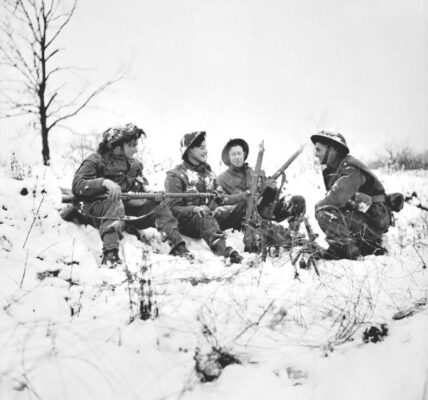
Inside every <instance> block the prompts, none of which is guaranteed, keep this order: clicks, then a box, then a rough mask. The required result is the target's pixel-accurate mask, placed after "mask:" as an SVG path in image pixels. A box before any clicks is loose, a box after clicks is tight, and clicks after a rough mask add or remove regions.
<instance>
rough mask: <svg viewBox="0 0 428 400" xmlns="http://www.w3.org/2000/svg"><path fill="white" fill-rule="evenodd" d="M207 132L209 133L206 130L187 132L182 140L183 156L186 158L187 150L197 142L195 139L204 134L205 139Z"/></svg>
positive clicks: (181, 149)
mask: <svg viewBox="0 0 428 400" xmlns="http://www.w3.org/2000/svg"><path fill="white" fill-rule="evenodd" d="M206 134H207V133H206V132H205V131H196V132H191V133H186V134H185V135H184V136H183V137H182V139H181V140H180V151H181V158H183V159H184V158H185V157H186V154H187V151H188V150H189V148H190V147H191V146H192V144H193V143H194V142H195V140H197V139H199V138H200V137H202V136H203V140H205V136H206Z"/></svg>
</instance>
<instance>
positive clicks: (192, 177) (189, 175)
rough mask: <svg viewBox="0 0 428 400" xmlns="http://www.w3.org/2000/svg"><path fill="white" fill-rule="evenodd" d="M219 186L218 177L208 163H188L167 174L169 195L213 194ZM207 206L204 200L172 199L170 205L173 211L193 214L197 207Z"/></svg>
mask: <svg viewBox="0 0 428 400" xmlns="http://www.w3.org/2000/svg"><path fill="white" fill-rule="evenodd" d="M218 189H219V186H218V184H217V181H216V175H215V173H214V172H213V171H212V170H211V167H210V166H209V165H208V164H207V163H201V164H199V165H196V166H195V165H193V164H191V163H189V162H188V161H183V163H182V164H179V165H177V166H176V167H175V168H173V169H171V170H170V171H168V172H167V175H166V179H165V190H166V191H167V192H168V193H211V192H214V191H217V190H218ZM203 204H205V199H202V198H187V199H180V198H176V199H171V200H169V205H170V207H171V209H172V210H173V211H180V212H193V210H194V208H195V207H196V206H200V205H203Z"/></svg>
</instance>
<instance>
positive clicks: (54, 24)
mask: <svg viewBox="0 0 428 400" xmlns="http://www.w3.org/2000/svg"><path fill="white" fill-rule="evenodd" d="M76 5H77V0H2V4H1V6H0V7H1V8H2V9H3V10H4V11H5V13H3V14H4V18H3V20H2V25H1V27H0V32H2V34H3V38H2V41H1V42H0V54H1V56H2V61H1V64H2V67H6V68H8V74H7V78H3V79H2V83H3V85H2V86H3V87H2V90H1V91H0V94H1V96H2V103H3V105H5V106H6V107H2V109H6V110H7V111H6V112H4V111H3V112H2V113H1V114H0V117H1V118H11V117H17V116H23V115H30V116H31V117H32V118H33V119H34V121H35V122H36V125H37V126H38V128H39V129H40V134H41V137H42V156H43V163H44V164H45V165H49V164H50V150H49V141H48V138H49V133H50V132H51V130H53V128H55V127H58V126H59V124H60V123H62V122H63V121H65V120H67V119H69V118H72V117H74V116H76V115H77V114H78V113H79V112H80V111H82V110H83V109H84V108H85V107H86V106H87V105H88V104H89V102H90V101H91V100H92V99H93V98H94V97H95V96H97V95H98V94H100V93H101V92H102V91H104V90H105V89H106V88H107V87H109V86H110V85H112V84H113V83H115V82H117V81H118V80H119V79H120V78H121V76H116V77H114V78H112V79H110V80H108V81H107V82H105V83H103V84H102V85H100V86H98V87H97V88H96V89H92V90H88V89H87V88H83V89H81V90H80V92H79V93H75V94H74V95H73V96H71V98H68V99H66V97H67V96H69V93H67V94H66V90H65V89H64V86H65V79H64V75H61V73H64V71H70V69H71V67H69V66H62V65H60V64H59V63H58V61H56V60H58V58H57V56H58V54H59V53H60V52H61V51H62V50H63V49H62V48H60V47H58V42H59V36H60V34H61V32H62V31H63V30H64V28H65V27H66V26H67V25H68V24H69V22H70V20H71V18H72V16H73V14H74V12H75V10H76Z"/></svg>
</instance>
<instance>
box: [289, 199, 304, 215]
mask: <svg viewBox="0 0 428 400" xmlns="http://www.w3.org/2000/svg"><path fill="white" fill-rule="evenodd" d="M290 202H291V203H292V205H293V208H292V210H293V213H294V214H295V215H296V214H304V213H305V212H306V200H305V198H304V197H303V196H300V195H295V196H293V197H291V199H290Z"/></svg>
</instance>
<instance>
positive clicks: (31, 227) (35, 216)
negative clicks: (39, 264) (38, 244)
mask: <svg viewBox="0 0 428 400" xmlns="http://www.w3.org/2000/svg"><path fill="white" fill-rule="evenodd" d="M44 199H45V196H44V195H43V196H42V199H41V200H40V204H39V208H38V209H37V211H36V214H35V215H34V217H33V222H32V223H31V226H30V229H29V230H28V233H27V236H26V238H25V241H24V244H23V246H22V248H25V245H26V244H27V240H28V237H29V236H30V232H31V229H33V225H34V222H36V218H37V215H38V214H39V211H40V207H41V206H42V203H43V200H44Z"/></svg>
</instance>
